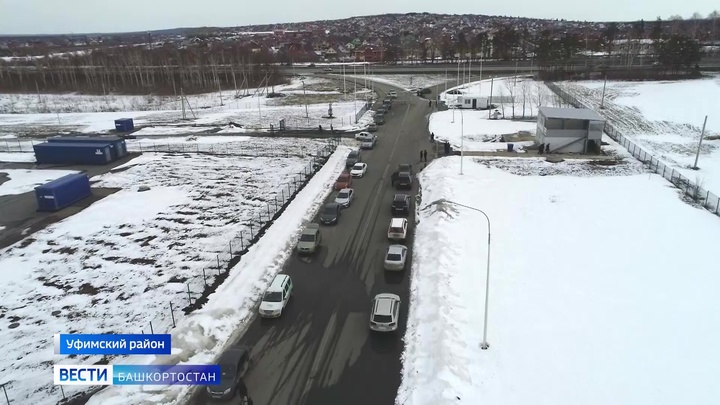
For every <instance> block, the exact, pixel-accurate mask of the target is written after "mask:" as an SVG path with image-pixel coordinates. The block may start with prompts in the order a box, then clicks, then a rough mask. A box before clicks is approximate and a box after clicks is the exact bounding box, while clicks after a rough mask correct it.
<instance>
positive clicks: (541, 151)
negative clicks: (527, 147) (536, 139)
mask: <svg viewBox="0 0 720 405" xmlns="http://www.w3.org/2000/svg"><path fill="white" fill-rule="evenodd" d="M543 152H545V144H544V143H541V144H540V147H539V148H538V155H542V154H543Z"/></svg>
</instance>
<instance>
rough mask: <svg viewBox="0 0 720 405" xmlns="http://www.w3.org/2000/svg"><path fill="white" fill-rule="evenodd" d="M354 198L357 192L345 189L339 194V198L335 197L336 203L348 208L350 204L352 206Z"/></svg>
mask: <svg viewBox="0 0 720 405" xmlns="http://www.w3.org/2000/svg"><path fill="white" fill-rule="evenodd" d="M354 198H355V190H353V189H351V188H344V189H342V190H340V192H339V193H337V196H335V202H336V203H337V204H340V205H342V206H343V207H345V208H347V207H349V206H350V204H352V202H353V199H354Z"/></svg>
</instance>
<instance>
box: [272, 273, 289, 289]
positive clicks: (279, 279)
mask: <svg viewBox="0 0 720 405" xmlns="http://www.w3.org/2000/svg"><path fill="white" fill-rule="evenodd" d="M289 278H290V276H288V275H287V274H278V275H277V276H275V278H274V279H273V281H272V284H270V287H268V291H279V290H282V288H283V283H284V282H285V280H287V279H289Z"/></svg>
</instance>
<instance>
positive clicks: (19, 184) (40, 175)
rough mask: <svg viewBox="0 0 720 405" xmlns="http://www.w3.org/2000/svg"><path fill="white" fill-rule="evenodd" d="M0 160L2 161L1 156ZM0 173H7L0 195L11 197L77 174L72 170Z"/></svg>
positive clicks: (1, 170)
mask: <svg viewBox="0 0 720 405" xmlns="http://www.w3.org/2000/svg"><path fill="white" fill-rule="evenodd" d="M23 155H24V154H23ZM0 160H2V157H1V156H0ZM0 173H7V178H8V181H6V182H4V183H2V184H0V195H13V194H23V193H27V192H29V191H33V190H35V187H37V186H41V185H43V184H45V183H47V182H50V181H53V180H55V179H59V178H60V177H62V176H65V175H68V174H72V173H77V172H76V171H73V170H25V169H0Z"/></svg>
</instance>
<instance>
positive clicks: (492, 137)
mask: <svg viewBox="0 0 720 405" xmlns="http://www.w3.org/2000/svg"><path fill="white" fill-rule="evenodd" d="M536 128H537V124H536V123H535V122H534V121H533V122H527V121H511V120H491V119H488V111H476V110H457V111H453V110H446V111H438V112H435V113H433V114H432V115H430V125H429V131H430V132H431V133H434V134H435V139H437V140H439V141H447V142H450V144H451V145H452V147H453V148H454V149H456V150H460V144H461V142H462V143H463V147H464V149H465V151H491V150H505V149H507V143H504V142H502V135H517V133H518V132H519V131H527V132H530V134H531V135H535V129H536ZM463 137H464V140H463V139H462V138H463ZM513 144H514V145H515V146H516V148H517V147H519V146H530V145H533V144H534V142H533V141H526V142H513Z"/></svg>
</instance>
